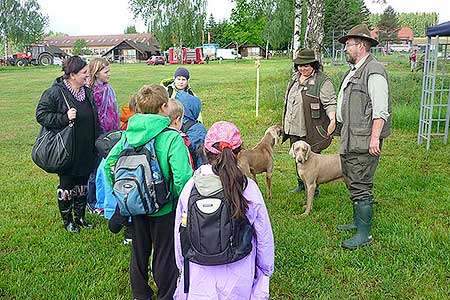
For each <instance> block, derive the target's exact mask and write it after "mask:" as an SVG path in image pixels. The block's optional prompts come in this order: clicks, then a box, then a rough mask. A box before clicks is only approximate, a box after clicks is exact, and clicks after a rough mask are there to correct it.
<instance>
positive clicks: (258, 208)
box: [174, 122, 274, 300]
mask: <svg viewBox="0 0 450 300" xmlns="http://www.w3.org/2000/svg"><path fill="white" fill-rule="evenodd" d="M241 145H242V140H241V135H240V132H239V130H238V129H237V127H236V126H235V125H234V124H232V123H228V122H217V123H215V124H213V125H212V126H211V128H210V129H209V131H208V133H207V135H206V140H205V151H206V155H207V157H208V164H207V165H203V166H201V167H200V168H199V169H198V170H196V171H195V173H194V176H193V177H192V178H191V179H190V180H189V181H188V182H187V184H186V186H185V187H184V189H183V191H182V193H181V195H180V200H179V202H178V206H177V209H176V217H175V228H174V232H175V255H176V257H175V258H176V262H177V266H178V269H179V270H180V277H179V281H178V286H177V289H176V292H175V295H174V299H176V300H186V299H189V300H196V299H198V300H200V299H218V300H220V299H223V300H225V299H240V300H250V299H269V278H270V276H271V275H272V273H273V270H274V240H273V233H272V227H271V225H270V220H269V215H268V213H267V209H266V205H265V203H264V199H263V197H262V195H261V191H260V190H259V188H258V185H257V184H256V183H255V182H254V181H253V180H251V179H249V178H247V177H246V176H245V175H244V174H243V173H242V171H241V170H240V168H239V167H238V160H237V155H238V153H239V151H240V150H241ZM230 226H231V227H232V228H230ZM221 239H222V243H221V242H219V241H220V240H221ZM229 241H232V242H231V243H230V242H229ZM193 245H195V246H193Z"/></svg>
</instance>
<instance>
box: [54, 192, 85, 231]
mask: <svg viewBox="0 0 450 300" xmlns="http://www.w3.org/2000/svg"><path fill="white" fill-rule="evenodd" d="M58 207H59V213H60V214H61V218H62V220H63V223H64V228H65V229H66V230H67V231H68V232H70V233H80V228H79V227H78V225H77V224H76V223H75V222H74V221H73V217H72V208H73V198H72V197H71V196H70V193H69V192H68V191H66V190H62V189H58Z"/></svg>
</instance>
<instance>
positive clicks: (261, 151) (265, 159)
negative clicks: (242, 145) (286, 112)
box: [238, 125, 281, 199]
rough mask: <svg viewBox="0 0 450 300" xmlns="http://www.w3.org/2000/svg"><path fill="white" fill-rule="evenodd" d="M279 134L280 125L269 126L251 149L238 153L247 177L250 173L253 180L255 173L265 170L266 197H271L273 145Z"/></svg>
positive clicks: (241, 166) (240, 163) (240, 164)
mask: <svg viewBox="0 0 450 300" xmlns="http://www.w3.org/2000/svg"><path fill="white" fill-rule="evenodd" d="M280 135H281V126H280V125H273V126H270V127H269V128H267V130H266V132H265V133H264V137H263V138H262V139H261V141H260V142H259V143H258V144H257V145H256V146H255V147H253V149H251V150H241V151H240V152H239V154H238V159H239V166H240V168H241V170H242V172H244V174H245V175H247V176H248V177H250V175H251V176H252V177H253V180H255V182H256V174H261V173H263V172H266V184H267V198H269V199H272V191H271V185H272V171H273V146H274V145H275V144H276V143H277V142H278V138H279V137H280Z"/></svg>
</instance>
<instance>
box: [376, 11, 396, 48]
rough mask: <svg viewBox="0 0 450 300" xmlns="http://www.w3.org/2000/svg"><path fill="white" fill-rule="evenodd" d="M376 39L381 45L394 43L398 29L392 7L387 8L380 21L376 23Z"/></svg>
mask: <svg viewBox="0 0 450 300" xmlns="http://www.w3.org/2000/svg"><path fill="white" fill-rule="evenodd" d="M377 27H378V39H379V40H380V42H381V43H385V44H386V45H388V44H389V42H393V41H396V40H397V39H398V37H397V31H398V30H399V28H400V25H399V22H398V18H397V13H396V12H395V10H394V8H393V7H392V6H388V7H387V8H386V9H385V10H384V12H383V14H382V15H381V18H380V21H379V22H378V26H377Z"/></svg>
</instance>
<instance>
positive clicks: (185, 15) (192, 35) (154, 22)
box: [129, 0, 206, 49]
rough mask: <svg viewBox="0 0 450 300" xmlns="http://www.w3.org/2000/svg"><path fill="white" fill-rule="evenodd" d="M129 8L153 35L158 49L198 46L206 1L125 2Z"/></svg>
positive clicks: (159, 0)
mask: <svg viewBox="0 0 450 300" xmlns="http://www.w3.org/2000/svg"><path fill="white" fill-rule="evenodd" d="M129 5H130V8H131V11H132V12H133V14H134V15H135V16H136V17H137V16H140V17H142V18H143V19H144V21H145V23H146V24H147V25H148V27H149V30H150V31H151V32H152V33H153V34H155V35H156V38H157V39H158V42H159V44H160V45H161V48H162V49H167V48H168V47H170V46H181V45H184V46H189V47H194V46H198V45H200V43H201V38H202V29H203V27H204V24H205V19H206V0H129Z"/></svg>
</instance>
